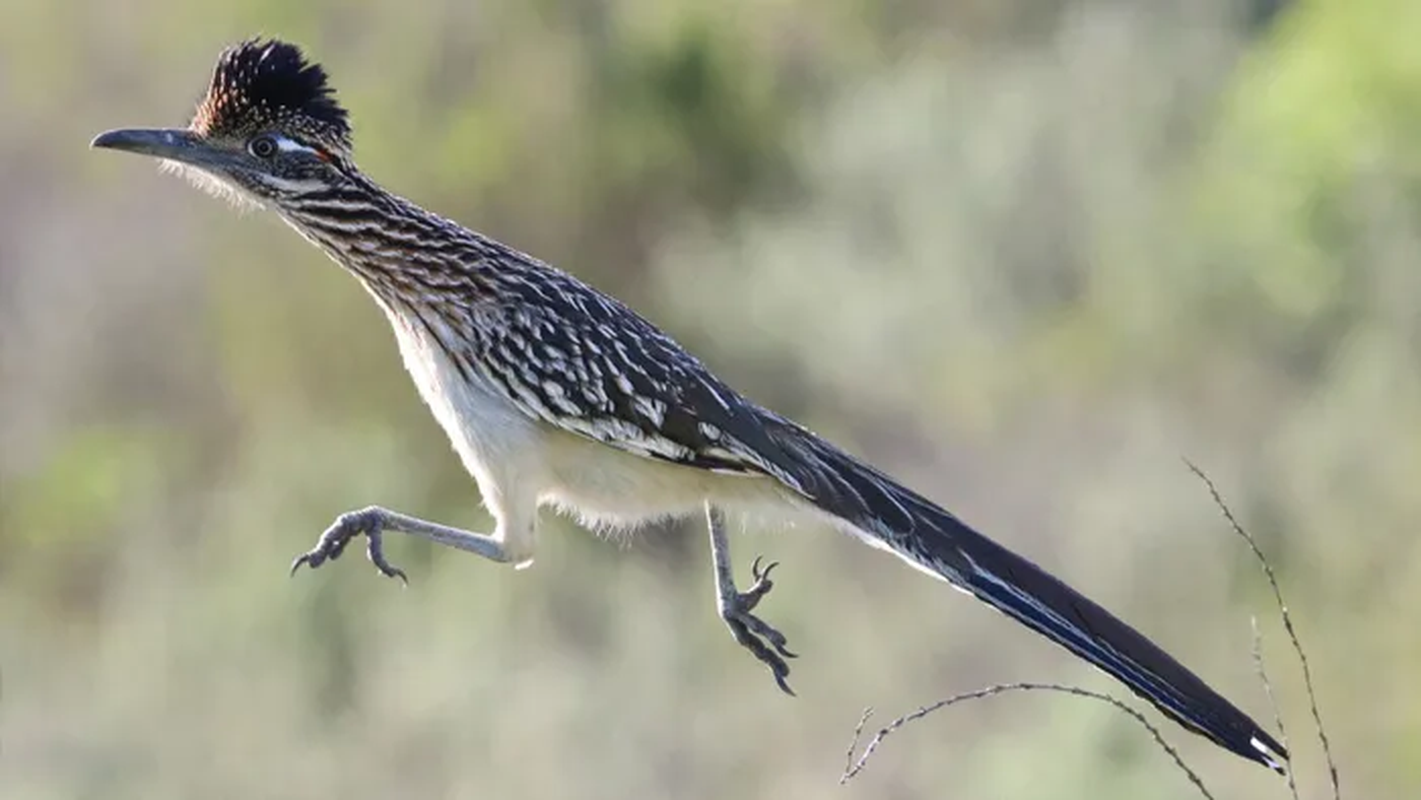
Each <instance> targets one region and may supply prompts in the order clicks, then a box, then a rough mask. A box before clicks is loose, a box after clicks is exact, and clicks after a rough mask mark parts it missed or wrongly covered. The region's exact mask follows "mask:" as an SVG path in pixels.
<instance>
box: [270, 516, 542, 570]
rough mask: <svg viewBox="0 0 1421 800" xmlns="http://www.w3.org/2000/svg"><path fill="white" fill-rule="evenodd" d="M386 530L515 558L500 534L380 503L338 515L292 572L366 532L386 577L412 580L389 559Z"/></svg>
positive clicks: (494, 557) (330, 557)
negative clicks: (384, 541)
mask: <svg viewBox="0 0 1421 800" xmlns="http://www.w3.org/2000/svg"><path fill="white" fill-rule="evenodd" d="M386 531H389V532H392V533H408V534H411V535H413V536H420V537H423V538H425V539H428V540H430V541H431V542H435V543H437V544H442V545H447V546H449V547H455V548H458V549H460V550H467V551H468V552H470V553H477V554H478V555H481V556H483V557H484V558H487V559H489V560H491V561H498V562H509V561H512V560H514V556H513V555H512V554H511V553H510V552H509V551H508V549H507V548H505V547H504V543H503V542H502V541H501V540H500V539H499V538H497V537H494V536H488V535H486V534H481V533H470V532H468V531H465V530H460V529H458V528H451V527H449V526H447V525H440V524H438V523H434V522H427V521H425V520H422V519H419V518H418V517H411V516H409V515H408V514H401V513H399V512H396V511H390V510H389V509H384V508H380V507H379V506H370V507H369V508H362V509H361V510H359V511H347V512H346V513H344V514H341V515H340V516H339V517H336V521H335V522H334V523H332V524H331V526H330V527H329V528H326V530H325V532H324V533H322V534H321V538H320V539H319V540H318V541H317V542H316V546H315V547H313V548H311V550H310V552H307V553H305V554H303V555H300V556H297V558H296V560H295V561H292V562H291V574H293V575H294V574H296V570H298V569H300V568H301V566H302V565H305V566H308V567H310V568H311V569H315V568H316V567H319V566H321V565H322V564H324V563H325V562H326V561H334V560H335V559H337V558H340V554H341V553H343V552H345V546H346V545H347V544H350V540H351V539H354V538H355V537H357V536H364V537H365V555H366V556H368V557H369V559H370V563H372V564H374V565H375V568H376V569H378V570H380V572H381V573H383V574H384V575H385V577H387V578H399V579H400V580H401V581H404V582H405V583H408V582H409V580H408V579H407V578H406V577H405V573H404V570H402V569H400V568H399V567H396V566H394V565H393V564H391V563H390V562H389V561H387V560H385V551H384V547H383V544H382V539H381V536H382V534H384V533H385V532H386ZM520 561H522V562H523V563H527V559H526V558H525V559H520Z"/></svg>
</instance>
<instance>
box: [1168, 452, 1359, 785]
mask: <svg viewBox="0 0 1421 800" xmlns="http://www.w3.org/2000/svg"><path fill="white" fill-rule="evenodd" d="M1184 463H1185V465H1186V466H1188V467H1189V469H1190V471H1191V472H1193V473H1194V474H1195V475H1196V476H1198V478H1199V480H1201V481H1203V482H1204V485H1205V486H1207V487H1208V489H1209V494H1210V495H1212V496H1213V498H1214V504H1215V505H1217V506H1218V507H1219V511H1220V512H1222V513H1223V515H1224V519H1225V520H1227V521H1228V523H1229V527H1231V528H1233V530H1234V533H1236V534H1238V535H1239V536H1241V537H1243V540H1244V541H1245V542H1248V546H1249V549H1251V550H1253V555H1254V557H1255V558H1257V559H1258V563H1259V564H1260V565H1261V566H1262V567H1263V574H1264V575H1265V576H1266V577H1267V578H1268V585H1269V586H1270V587H1272V589H1273V599H1274V600H1275V601H1277V603H1278V613H1279V614H1280V615H1281V616H1282V618H1283V628H1284V630H1286V631H1287V632H1288V639H1289V640H1290V641H1291V642H1292V645H1293V652H1295V653H1297V655H1298V663H1299V664H1301V665H1302V669H1303V688H1304V689H1305V690H1306V691H1307V695H1308V705H1309V706H1310V707H1311V710H1312V721H1313V724H1314V725H1315V726H1316V727H1317V738H1318V740H1319V741H1321V742H1322V755H1323V758H1324V759H1325V760H1326V761H1327V771H1328V775H1329V776H1330V777H1331V779H1332V797H1333V800H1341V798H1342V789H1341V784H1340V781H1339V780H1338V777H1337V762H1336V761H1334V760H1333V758H1332V743H1331V742H1329V741H1328V739H1327V729H1326V728H1324V727H1323V725H1322V714H1321V713H1320V712H1319V711H1318V710H1317V693H1316V692H1314V691H1313V688H1312V669H1311V668H1310V667H1309V666H1308V657H1307V654H1306V653H1304V652H1303V646H1302V643H1301V642H1299V641H1298V632H1297V631H1296V630H1295V629H1294V628H1293V617H1292V615H1291V614H1289V613H1288V605H1287V603H1284V602H1283V592H1282V590H1281V589H1279V588H1278V578H1277V576H1275V575H1274V574H1273V565H1272V564H1270V563H1268V559H1267V557H1265V556H1264V555H1263V551H1262V550H1261V549H1259V547H1258V542H1257V541H1256V540H1254V538H1253V534H1251V533H1249V532H1248V531H1247V530H1246V529H1244V527H1243V526H1242V525H1240V524H1239V522H1238V520H1237V519H1236V518H1235V517H1234V514H1233V511H1232V510H1230V509H1229V506H1228V503H1225V502H1224V498H1223V497H1222V496H1221V495H1220V494H1219V489H1218V487H1216V486H1215V485H1214V481H1213V480H1212V479H1210V478H1209V476H1208V475H1205V474H1204V470H1202V469H1199V468H1198V467H1197V466H1195V465H1194V462H1192V461H1190V460H1189V459H1187V458H1186V459H1184ZM1289 766H1291V763H1290V764H1289ZM1288 771H1289V773H1291V772H1292V770H1291V769H1289V770H1288Z"/></svg>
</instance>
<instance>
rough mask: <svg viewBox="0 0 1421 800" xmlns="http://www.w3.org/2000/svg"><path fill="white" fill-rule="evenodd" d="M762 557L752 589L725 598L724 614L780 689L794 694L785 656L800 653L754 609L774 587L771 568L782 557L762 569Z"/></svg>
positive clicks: (753, 573) (753, 567) (753, 571)
mask: <svg viewBox="0 0 1421 800" xmlns="http://www.w3.org/2000/svg"><path fill="white" fill-rule="evenodd" d="M760 561H761V559H760V557H759V556H756V557H755V562H754V564H752V565H751V567H750V574H751V576H752V577H754V579H755V582H754V583H753V584H751V585H750V588H749V589H747V590H746V591H744V592H735V593H733V594H730V595H728V596H726V597H724V598H722V600H721V603H720V618H721V619H723V620H725V624H726V626H727V627H729V628H730V632H731V634H732V635H734V636H735V641H737V642H739V643H740V646H741V647H744V648H745V649H746V650H749V651H750V654H751V655H753V656H755V658H757V659H759V660H760V661H761V662H763V663H764V664H765V666H767V667H769V668H770V672H771V673H773V674H774V676H775V683H777V684H779V687H780V689H781V690H783V691H784V692H785V693H786V694H788V695H791V696H793V695H794V690H793V689H791V688H789V683H788V681H787V680H786V679H787V678H788V677H789V664H787V663H785V659H786V658H796V657H797V656H796V655H795V654H794V653H792V652H790V651H789V649H788V648H787V647H786V641H785V636H784V634H782V633H780V632H779V631H778V630H776V629H775V628H774V627H772V626H771V625H769V624H768V623H766V622H765V621H764V620H762V619H760V618H759V617H757V616H755V615H754V614H752V613H750V612H751V611H753V610H754V609H755V606H757V605H759V604H760V600H762V599H763V598H764V597H765V595H767V594H769V593H770V590H771V589H773V588H774V586H775V584H774V582H773V581H771V580H770V572H771V571H772V570H774V568H775V567H777V566H779V562H778V561H773V562H770V564H769V565H768V566H766V567H765V568H764V569H761V568H760Z"/></svg>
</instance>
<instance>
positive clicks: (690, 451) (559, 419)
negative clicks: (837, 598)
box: [471, 274, 799, 490]
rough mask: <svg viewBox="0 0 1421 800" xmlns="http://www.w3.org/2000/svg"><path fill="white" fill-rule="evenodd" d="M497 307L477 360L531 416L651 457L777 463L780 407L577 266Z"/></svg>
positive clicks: (757, 468) (741, 464)
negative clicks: (745, 388)
mask: <svg viewBox="0 0 1421 800" xmlns="http://www.w3.org/2000/svg"><path fill="white" fill-rule="evenodd" d="M519 291H520V293H524V294H526V293H534V294H536V295H537V296H536V297H522V298H518V299H517V300H516V301H514V302H508V303H506V304H505V305H502V306H500V307H498V308H496V309H494V310H492V311H490V312H487V313H491V314H496V315H499V316H500V319H498V320H497V321H496V324H488V325H484V326H480V327H482V331H481V335H479V336H477V337H475V340H476V342H477V344H476V345H475V352H474V353H473V354H472V355H473V358H472V359H471V361H472V362H473V364H472V366H473V367H474V368H475V369H477V370H479V371H480V372H481V373H482V374H483V375H484V377H485V378H487V379H488V380H489V382H490V383H492V384H493V385H494V386H495V387H497V388H498V389H500V390H501V391H502V392H503V393H504V394H505V395H506V396H507V398H508V400H509V401H511V402H512V403H513V404H514V405H515V406H516V407H518V408H519V409H520V410H522V411H523V412H524V413H526V414H528V415H529V416H531V417H533V418H535V419H540V420H542V421H544V422H547V423H549V424H551V425H555V426H557V427H558V428H561V429H563V430H566V431H570V432H572V433H576V434H579V435H582V436H585V437H587V438H589V439H594V440H596V441H599V442H602V443H603V444H606V445H609V446H612V447H615V448H617V449H619V450H624V451H626V452H629V453H634V454H636V455H639V456H644V457H647V458H654V459H658V460H662V461H668V462H672V463H675V464H682V465H686V466H692V467H699V468H701V469H709V470H715V471H717V472H725V473H740V474H761V475H769V476H772V477H775V478H778V479H779V480H780V481H782V482H784V483H785V484H786V485H787V486H789V487H790V488H793V489H796V490H798V489H799V486H798V483H797V481H796V480H795V479H794V478H793V477H792V476H791V475H789V474H788V473H787V472H786V471H785V470H784V469H783V467H782V466H781V465H780V464H779V463H776V462H783V459H782V458H780V457H779V456H780V455H781V453H780V446H779V445H778V444H777V443H776V442H775V441H774V440H773V439H772V438H771V436H770V435H769V431H768V429H767V426H766V423H767V421H769V420H771V419H777V418H775V417H774V415H772V414H770V413H769V412H767V411H765V410H764V409H762V408H760V407H759V406H757V405H755V404H754V403H751V402H750V401H749V400H746V399H745V398H743V397H741V396H740V394H739V393H737V392H736V391H735V390H733V389H731V388H730V387H729V386H726V385H725V383H724V382H722V381H721V380H720V379H719V378H716V377H715V375H713V374H712V373H711V372H710V370H708V369H707V368H706V367H705V365H704V364H702V363H701V362H700V361H698V360H697V359H696V358H695V357H694V356H692V355H690V354H689V353H687V352H686V351H685V349H683V348H682V347H681V346H680V345H679V344H677V343H676V342H675V341H674V340H673V339H671V337H669V336H668V335H666V334H665V333H663V332H662V331H661V330H659V329H658V328H657V327H656V326H654V325H652V324H651V323H650V322H648V321H647V320H646V319H644V318H642V317H641V316H640V315H638V314H637V313H636V312H635V311H632V310H631V309H630V308H628V307H627V306H625V305H623V304H622V303H620V302H618V301H617V300H615V299H613V298H611V297H608V296H606V295H603V294H601V293H600V292H597V291H596V290H594V289H592V288H590V287H588V286H586V285H585V284H582V283H580V282H579V281H577V280H576V279H575V278H572V277H571V276H567V275H563V274H558V275H557V276H556V277H555V278H547V279H546V280H545V281H541V282H539V283H537V284H532V283H528V284H524V285H522V286H521V287H520V288H519Z"/></svg>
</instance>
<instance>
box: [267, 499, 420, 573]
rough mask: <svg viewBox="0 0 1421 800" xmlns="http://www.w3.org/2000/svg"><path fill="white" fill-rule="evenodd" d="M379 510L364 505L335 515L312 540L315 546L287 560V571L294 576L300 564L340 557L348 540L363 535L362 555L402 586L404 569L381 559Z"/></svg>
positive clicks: (381, 530) (348, 542)
mask: <svg viewBox="0 0 1421 800" xmlns="http://www.w3.org/2000/svg"><path fill="white" fill-rule="evenodd" d="M380 514H381V511H380V509H378V508H367V509H363V510H361V511H347V512H346V513H344V514H341V515H340V516H339V517H336V521H335V522H333V523H331V526H330V527H329V528H326V530H325V532H323V533H322V534H321V538H320V539H318V540H317V541H316V546H315V547H313V548H311V549H310V550H309V551H307V552H305V553H303V554H301V555H299V556H297V557H296V560H294V561H292V562H291V574H292V575H295V574H296V570H298V569H300V568H301V567H302V566H306V567H310V568H311V569H316V568H317V567H319V566H321V565H322V564H324V563H326V562H327V561H334V560H336V559H337V558H340V554H341V553H343V552H345V546H346V545H348V544H350V540H351V539H354V538H355V537H357V536H364V537H365V555H366V557H368V558H369V559H370V563H372V564H374V565H375V568H376V569H378V570H380V574H382V575H384V576H385V577H387V578H399V579H400V581H401V582H402V583H404V584H406V585H408V584H409V579H408V578H406V577H405V572H404V570H402V569H400V568H399V567H397V566H395V565H393V564H391V563H390V562H389V561H388V560H386V558H385V549H384V540H383V538H382V536H381V534H382V532H383V531H384V527H385V526H384V521H383V520H382V519H381V516H380Z"/></svg>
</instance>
